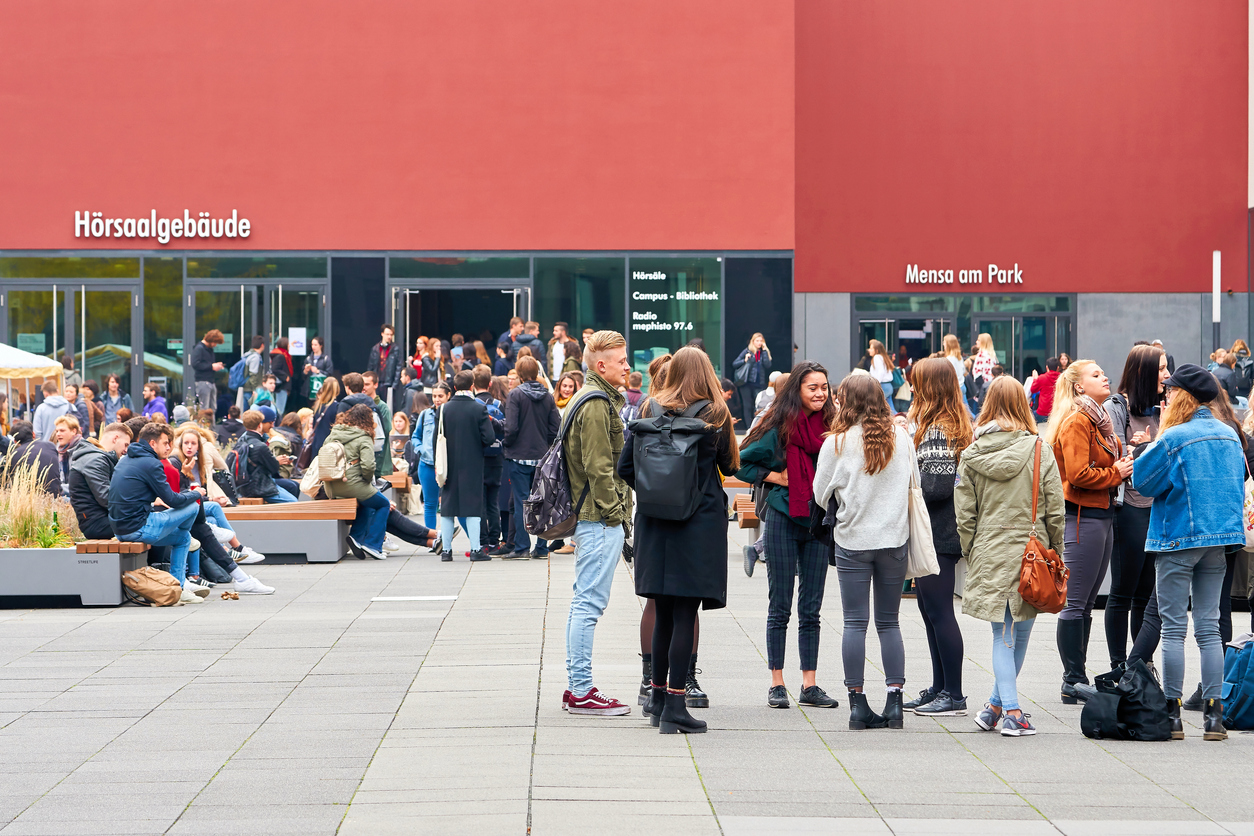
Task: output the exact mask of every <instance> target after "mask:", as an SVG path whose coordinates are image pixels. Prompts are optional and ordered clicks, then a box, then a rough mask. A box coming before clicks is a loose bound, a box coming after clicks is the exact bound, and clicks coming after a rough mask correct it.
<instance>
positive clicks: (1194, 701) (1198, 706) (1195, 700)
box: [1180, 682, 1202, 711]
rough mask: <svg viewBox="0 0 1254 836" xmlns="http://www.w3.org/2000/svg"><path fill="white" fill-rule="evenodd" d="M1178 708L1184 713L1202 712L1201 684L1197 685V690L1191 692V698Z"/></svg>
mask: <svg viewBox="0 0 1254 836" xmlns="http://www.w3.org/2000/svg"><path fill="white" fill-rule="evenodd" d="M1180 707H1181V708H1183V709H1184V710H1185V711H1201V710H1202V683H1200V682H1199V683H1197V690H1196V691H1194V692H1193V696H1191V697H1189V698H1188V699H1187V700H1185V701H1184V702H1183V703H1182V704H1181V706H1180Z"/></svg>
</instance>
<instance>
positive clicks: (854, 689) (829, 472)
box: [814, 374, 952, 729]
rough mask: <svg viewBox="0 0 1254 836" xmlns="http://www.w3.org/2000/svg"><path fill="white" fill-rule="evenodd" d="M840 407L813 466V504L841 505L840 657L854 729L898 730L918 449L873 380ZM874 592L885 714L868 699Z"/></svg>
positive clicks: (848, 393)
mask: <svg viewBox="0 0 1254 836" xmlns="http://www.w3.org/2000/svg"><path fill="white" fill-rule="evenodd" d="M836 403H837V409H838V411H837V413H836V420H835V422H834V423H833V424H832V426H831V429H830V430H828V432H827V438H826V440H825V441H824V442H823V446H822V448H821V449H820V450H819V458H818V462H817V464H816V465H815V475H814V502H815V503H816V504H817V505H818V506H819V507H820V508H827V505H828V502H829V501H830V500H835V501H836V505H837V511H836V521H835V523H834V524H833V525H832V539H833V540H834V541H835V544H836V576H837V578H838V580H839V581H840V602H841V606H842V608H843V609H844V626H845V629H844V631H843V637H842V639H843V640H842V647H841V655H842V657H843V658H844V664H845V687H846V688H848V689H849V728H851V729H879V728H884V727H885V726H887V727H888V728H891V729H900V728H902V727H903V721H902V713H903V706H902V692H901V689H902V687H903V686H904V685H905V684H906V649H905V644H904V643H903V642H902V640H901V625H900V611H901V589H902V584H903V582H904V581H905V579H906V551H907V548H908V545H907V541H908V540H909V539H910V519H909V514H908V511H907V507H908V505H909V495H910V483H911V482H912V481H913V480H914V479H915V478H916V475H917V472H918V470H917V465H916V464H915V459H914V445H913V444H911V443H910V436H909V435H908V434H907V433H906V431H905V430H904V429H902V428H901V427H899V426H897V425H896V424H895V423H894V422H893V419H892V413H890V412H889V409H890V408H889V405H888V400H887V399H886V398H885V397H884V391H883V389H882V388H881V387H880V386H879V381H877V380H875V379H874V378H873V377H872V376H871V375H865V374H851V375H849V376H848V377H846V378H845V379H844V380H842V381H841V383H840V386H839V387H838V388H837V390H836ZM872 589H874V595H875V608H874V614H875V631H876V633H878V634H879V643H880V654H881V656H882V658H883V664H884V684H885V685H886V686H887V688H888V695H887V700H886V704H885V706H884V713H883V714H876V713H875V712H874V711H872V710H871V707H870V706H869V705H868V704H867V699H866V694H864V693H863V683H864V678H863V674H864V671H865V668H866V632H867V626H868V625H869V624H870V621H871V614H872V608H871V595H872ZM951 606H952V604H951Z"/></svg>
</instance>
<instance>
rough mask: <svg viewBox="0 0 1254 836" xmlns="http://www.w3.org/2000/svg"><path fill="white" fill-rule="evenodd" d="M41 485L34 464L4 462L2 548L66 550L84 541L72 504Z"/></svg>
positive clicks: (0, 478)
mask: <svg viewBox="0 0 1254 836" xmlns="http://www.w3.org/2000/svg"><path fill="white" fill-rule="evenodd" d="M42 485H43V479H42V478H41V474H40V472H39V471H38V469H37V466H36V465H35V464H34V463H31V464H19V465H17V466H13V465H12V463H11V462H8V461H6V462H5V466H4V469H3V471H0V547H7V548H16V549H32V548H36V549H50V548H63V547H66V546H72V545H74V544H75V543H77V542H81V541H82V540H83V539H84V537H83V535H82V532H80V531H79V530H78V520H77V519H76V518H75V516H74V509H73V508H72V507H70V503H69V502H68V501H67V500H65V499H63V498H61V497H59V496H53V495H52V494H49V493H48V492H47V491H45V490H44V489H43V487H42Z"/></svg>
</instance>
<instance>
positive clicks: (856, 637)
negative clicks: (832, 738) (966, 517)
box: [836, 543, 909, 688]
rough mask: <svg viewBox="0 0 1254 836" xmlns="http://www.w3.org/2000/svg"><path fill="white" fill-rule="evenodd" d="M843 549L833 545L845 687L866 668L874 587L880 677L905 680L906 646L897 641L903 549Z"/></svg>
mask: <svg viewBox="0 0 1254 836" xmlns="http://www.w3.org/2000/svg"><path fill="white" fill-rule="evenodd" d="M908 547H909V544H908V543H907V544H906V545H903V546H899V547H897V548H895V549H868V550H867V551H847V550H845V549H842V548H841V547H840V546H839V545H837V546H836V577H837V578H838V579H839V581H840V603H841V607H842V608H843V610H844V617H845V632H844V636H843V637H842V639H841V646H840V651H841V656H842V657H843V659H844V663H845V687H846V688H861V687H862V682H863V672H864V670H865V669H866V630H867V624H868V623H869V622H870V615H871V589H872V587H874V589H875V631H876V632H877V633H878V634H879V637H880V656H881V657H882V660H883V663H884V682H885V684H887V685H902V684H905V681H906V648H905V645H903V644H902V641H901V622H900V620H899V616H900V613H901V587H902V585H903V584H904V583H905V580H906V550H907V548H908Z"/></svg>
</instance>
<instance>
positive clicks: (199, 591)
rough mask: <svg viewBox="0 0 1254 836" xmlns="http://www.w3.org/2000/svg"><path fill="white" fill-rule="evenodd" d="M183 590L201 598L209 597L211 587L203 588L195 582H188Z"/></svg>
mask: <svg viewBox="0 0 1254 836" xmlns="http://www.w3.org/2000/svg"><path fill="white" fill-rule="evenodd" d="M183 589H185V590H186V591H188V592H191V593H193V594H195V595H198V596H199V597H201V598H208V597H209V587H207V586H201V585H200V584H198V583H196V582H195V581H188V582H187V583H185V584H183Z"/></svg>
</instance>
